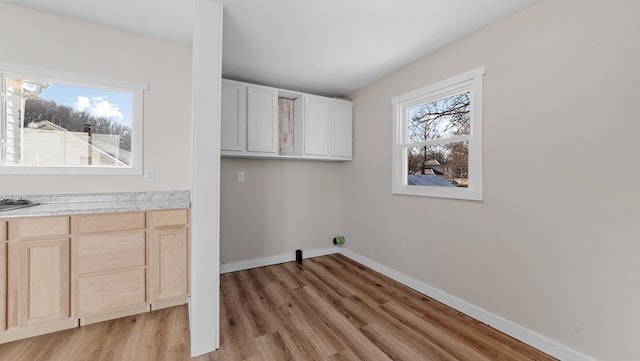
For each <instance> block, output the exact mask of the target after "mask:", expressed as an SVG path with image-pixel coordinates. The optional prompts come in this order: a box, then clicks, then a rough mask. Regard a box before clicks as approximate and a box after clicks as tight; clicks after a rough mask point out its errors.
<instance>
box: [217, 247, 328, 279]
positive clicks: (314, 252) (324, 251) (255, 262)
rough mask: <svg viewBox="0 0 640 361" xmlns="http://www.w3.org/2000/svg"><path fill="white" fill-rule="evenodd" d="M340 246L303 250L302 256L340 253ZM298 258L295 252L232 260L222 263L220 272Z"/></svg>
mask: <svg viewBox="0 0 640 361" xmlns="http://www.w3.org/2000/svg"><path fill="white" fill-rule="evenodd" d="M339 252H340V248H339V247H329V248H320V249H310V250H303V251H302V258H303V259H304V258H312V257H320V256H326V255H328V254H334V253H339ZM295 260H296V255H295V253H294V252H291V253H285V254H278V255H275V256H269V257H263V258H254V259H249V260H246V261H239V262H232V263H223V264H221V265H220V273H221V274H222V273H229V272H236V271H242V270H246V269H251V268H257V267H264V266H271V265H274V264H278V263H284V262H291V261H295Z"/></svg>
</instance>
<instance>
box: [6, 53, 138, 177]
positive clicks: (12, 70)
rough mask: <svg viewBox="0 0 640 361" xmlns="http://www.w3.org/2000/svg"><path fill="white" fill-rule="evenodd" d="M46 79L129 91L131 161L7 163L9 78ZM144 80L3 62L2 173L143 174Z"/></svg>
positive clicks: (101, 88)
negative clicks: (120, 163) (111, 163)
mask: <svg viewBox="0 0 640 361" xmlns="http://www.w3.org/2000/svg"><path fill="white" fill-rule="evenodd" d="M7 77H17V78H21V79H29V80H43V81H48V82H51V83H56V84H64V85H71V86H79V87H86V88H93V89H100V90H108V91H119V92H129V93H131V95H132V98H131V164H129V166H126V167H116V166H71V165H42V166H40V165H11V164H6V163H5V161H6V127H7V124H6V118H7V117H6V111H7V109H6V89H5V86H6V78H7ZM148 88H149V86H148V85H147V84H144V83H137V82H129V81H121V80H113V79H105V78H100V77H94V76H88V75H82V74H75V73H69V72H63V71H56V70H49V69H41V68H34V67H29V66H19V65H13V64H3V63H0V107H1V108H0V174H49V175H142V174H143V169H144V168H143V159H144V154H143V149H144V148H143V134H144V112H143V107H144V91H145V90H148Z"/></svg>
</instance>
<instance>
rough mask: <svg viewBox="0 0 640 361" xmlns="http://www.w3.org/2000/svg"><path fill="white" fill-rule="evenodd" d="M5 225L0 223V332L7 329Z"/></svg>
mask: <svg viewBox="0 0 640 361" xmlns="http://www.w3.org/2000/svg"><path fill="white" fill-rule="evenodd" d="M5 227H6V225H5V223H4V222H0V332H2V331H4V330H5V329H6V328H7V243H6V242H4V239H5Z"/></svg>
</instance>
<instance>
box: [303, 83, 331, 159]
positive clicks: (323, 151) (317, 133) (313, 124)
mask: <svg viewBox="0 0 640 361" xmlns="http://www.w3.org/2000/svg"><path fill="white" fill-rule="evenodd" d="M328 136H329V101H328V100H327V99H325V98H319V97H312V96H305V100H304V154H305V155H321V156H326V155H329V138H328Z"/></svg>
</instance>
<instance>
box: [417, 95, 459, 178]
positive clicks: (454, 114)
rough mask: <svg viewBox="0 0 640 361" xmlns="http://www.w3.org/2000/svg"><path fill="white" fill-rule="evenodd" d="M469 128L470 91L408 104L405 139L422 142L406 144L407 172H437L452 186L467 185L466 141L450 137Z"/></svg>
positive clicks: (437, 174)
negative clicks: (414, 144) (417, 103)
mask: <svg viewBox="0 0 640 361" xmlns="http://www.w3.org/2000/svg"><path fill="white" fill-rule="evenodd" d="M470 131H471V116H470V93H469V92H464V93H459V94H455V95H451V96H448V97H445V98H441V99H438V100H434V101H431V102H429V103H425V104H421V105H418V106H415V107H412V108H409V110H408V122H407V138H408V139H407V142H408V143H410V144H411V143H422V144H416V146H414V147H409V148H408V151H407V153H408V155H407V156H408V159H407V166H408V167H407V168H408V169H407V171H408V173H409V174H410V175H433V176H439V177H442V178H443V179H445V180H446V181H447V182H450V184H451V185H453V186H458V187H467V186H468V183H469V181H468V173H469V146H468V142H467V141H452V140H451V138H454V137H456V136H461V135H469V134H470ZM440 140H442V141H441V142H440ZM425 142H428V143H429V144H424V143H425ZM435 185H441V184H435Z"/></svg>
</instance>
